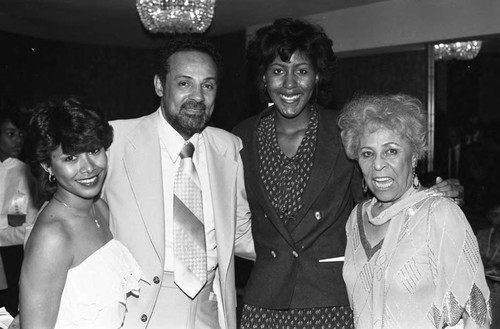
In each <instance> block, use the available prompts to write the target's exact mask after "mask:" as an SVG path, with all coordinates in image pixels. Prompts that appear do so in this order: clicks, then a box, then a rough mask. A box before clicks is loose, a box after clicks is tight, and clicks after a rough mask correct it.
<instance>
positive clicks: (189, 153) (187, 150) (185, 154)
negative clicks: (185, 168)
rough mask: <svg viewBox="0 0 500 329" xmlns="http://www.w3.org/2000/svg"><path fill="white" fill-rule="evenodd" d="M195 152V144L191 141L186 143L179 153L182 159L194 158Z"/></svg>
mask: <svg viewBox="0 0 500 329" xmlns="http://www.w3.org/2000/svg"><path fill="white" fill-rule="evenodd" d="M193 153H194V145H193V144H192V143H191V142H188V143H186V144H184V146H183V147H182V150H181V153H179V155H180V157H181V159H184V158H192V157H193Z"/></svg>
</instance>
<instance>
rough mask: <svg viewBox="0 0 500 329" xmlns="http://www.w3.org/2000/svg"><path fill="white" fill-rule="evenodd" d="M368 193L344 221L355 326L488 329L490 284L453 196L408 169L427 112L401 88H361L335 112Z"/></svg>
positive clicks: (422, 139)
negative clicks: (395, 91) (386, 91)
mask: <svg viewBox="0 0 500 329" xmlns="http://www.w3.org/2000/svg"><path fill="white" fill-rule="evenodd" d="M338 124H339V127H340V129H341V137H342V142H343V144H344V147H345V150H346V154H347V156H348V157H349V158H351V159H353V160H357V162H358V164H359V166H360V168H361V171H362V173H363V187H364V189H370V191H371V193H372V195H373V196H374V197H373V198H372V199H371V200H368V201H365V202H361V203H359V204H358V205H357V206H356V207H355V208H354V210H353V211H352V212H351V215H350V217H349V220H348V222H347V225H346V231H347V247H346V253H345V262H344V267H343V276H344V280H345V283H346V286H347V291H348V295H349V301H350V305H351V308H352V309H353V311H354V322H355V327H356V328H443V327H446V326H455V325H457V324H459V322H462V321H463V324H464V325H465V328H489V323H490V322H491V316H490V313H489V304H488V299H489V290H488V287H487V285H486V281H485V276H484V269H483V264H482V262H481V258H480V256H479V251H478V245H477V241H476V239H475V237H474V233H473V232H472V229H471V227H470V225H469V223H468V222H467V219H466V218H465V216H464V214H463V212H462V211H461V210H460V208H459V207H458V206H457V205H456V204H455V203H454V202H452V201H451V200H450V199H448V198H445V197H442V196H440V195H437V194H435V193H433V192H431V191H430V190H427V189H425V188H423V187H422V186H421V185H420V183H419V181H418V177H417V174H416V173H415V168H416V166H417V162H418V161H419V160H420V159H422V158H423V157H424V155H425V152H426V149H427V137H426V136H427V131H426V127H427V126H426V118H425V113H424V111H423V109H422V106H421V103H420V101H419V100H417V99H415V98H413V97H410V96H407V95H381V96H361V97H358V98H356V99H355V100H353V101H352V102H350V103H349V104H347V105H346V106H345V108H344V110H343V112H342V114H341V115H340V117H339V119H338Z"/></svg>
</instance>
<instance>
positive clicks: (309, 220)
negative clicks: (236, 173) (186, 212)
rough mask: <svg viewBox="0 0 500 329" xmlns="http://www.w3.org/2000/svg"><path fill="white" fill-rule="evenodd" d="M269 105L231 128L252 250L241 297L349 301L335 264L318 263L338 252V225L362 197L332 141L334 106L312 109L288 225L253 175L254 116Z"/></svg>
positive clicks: (300, 303)
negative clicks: (302, 175)
mask: <svg viewBox="0 0 500 329" xmlns="http://www.w3.org/2000/svg"><path fill="white" fill-rule="evenodd" d="M273 110H274V109H273V108H272V107H271V108H268V109H266V110H264V111H263V112H262V113H260V114H258V115H257V116H254V117H251V118H249V119H247V120H245V121H243V122H242V123H240V124H239V125H238V126H236V127H235V128H234V131H233V132H234V133H235V134H236V135H238V136H239V137H240V138H241V139H242V140H243V149H242V150H241V157H242V159H243V164H244V168H245V186H246V190H247V195H248V202H249V203H250V210H251V212H252V234H253V237H254V243H255V249H256V253H257V259H256V261H255V265H254V267H253V270H252V273H251V274H250V278H249V281H248V283H247V286H246V292H245V297H244V301H245V303H247V304H250V305H254V306H258V307H263V308H269V309H287V308H311V307H326V306H339V305H349V301H348V298H347V292H346V288H345V284H344V281H343V279H342V266H343V262H342V261H340V262H338V261H337V262H319V260H321V259H327V258H333V257H340V256H344V252H345V244H346V233H345V225H346V222H347V219H348V217H349V214H350V212H351V210H352V209H353V207H354V205H355V204H356V203H357V202H359V201H361V200H362V199H363V193H362V190H361V175H360V172H359V169H358V166H357V163H356V162H354V161H351V160H349V159H348V158H347V157H346V156H345V153H344V148H343V146H342V142H341V139H340V133H339V129H338V127H337V122H336V120H337V115H338V111H330V110H326V109H323V108H321V107H318V114H319V128H318V138H317V145H316V154H315V155H314V166H313V169H312V172H311V177H310V179H309V182H308V184H307V187H306V189H305V190H304V194H303V206H302V209H301V210H300V211H299V212H298V214H297V216H296V218H295V220H294V221H293V224H292V225H290V224H288V226H285V224H284V223H283V221H282V220H280V218H279V216H278V214H277V213H276V211H275V209H274V208H273V206H272V204H271V202H270V201H269V200H268V198H267V196H266V191H265V188H264V185H263V183H262V180H261V178H260V174H259V161H258V151H257V134H256V129H257V125H258V123H259V121H260V119H261V117H263V116H266V115H270V114H272V113H273Z"/></svg>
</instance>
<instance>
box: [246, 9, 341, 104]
mask: <svg viewBox="0 0 500 329" xmlns="http://www.w3.org/2000/svg"><path fill="white" fill-rule="evenodd" d="M332 47H333V41H332V40H331V39H330V38H329V37H328V36H327V35H326V33H325V31H324V30H323V28H322V27H321V26H319V25H315V24H311V23H309V22H306V21H304V20H298V19H292V18H282V19H278V20H276V21H274V23H273V24H271V25H268V26H265V27H262V28H260V29H259V30H257V32H256V33H255V36H254V37H253V39H252V40H251V41H250V42H249V44H248V47H247V54H246V59H247V64H248V69H249V74H250V75H249V76H253V79H254V82H255V83H256V84H257V86H258V88H259V91H260V93H261V96H264V97H265V99H267V97H268V96H267V93H266V90H265V87H264V82H263V81H262V76H263V75H264V73H265V71H266V69H267V67H268V66H269V65H270V64H271V63H272V62H273V61H274V59H275V58H276V57H278V56H279V58H280V59H281V60H282V61H284V62H288V61H289V60H290V58H291V57H292V55H293V53H294V52H296V51H298V52H300V53H301V54H302V55H304V56H306V57H307V58H308V59H309V60H310V61H311V64H312V65H313V67H314V69H315V70H316V72H317V73H318V77H319V81H318V86H317V90H316V93H318V94H316V95H313V97H317V98H318V99H322V98H323V97H324V96H325V95H324V94H326V93H331V85H332V82H333V74H334V72H335V67H336V61H337V57H336V56H335V54H334V52H333V49H332Z"/></svg>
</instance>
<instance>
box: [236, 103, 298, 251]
mask: <svg viewBox="0 0 500 329" xmlns="http://www.w3.org/2000/svg"><path fill="white" fill-rule="evenodd" d="M273 111H274V110H273V108H272V107H270V108H268V109H267V110H264V111H263V112H262V113H261V115H259V117H258V118H257V120H256V121H255V125H254V127H253V128H252V131H251V132H252V133H251V134H250V136H249V142H248V144H247V145H245V147H247V148H248V149H247V151H246V152H242V158H243V163H244V164H245V176H246V177H247V179H245V182H246V183H247V186H246V188H247V189H252V190H253V191H252V192H253V195H254V196H255V198H256V199H257V201H258V203H259V204H260V205H261V207H262V208H263V210H264V213H265V214H266V215H267V217H266V218H265V220H269V221H270V222H271V223H272V224H273V225H274V227H275V228H276V230H278V232H280V234H281V235H282V236H283V238H284V239H285V240H286V241H287V242H288V244H290V245H291V246H292V247H295V243H294V241H293V239H292V236H291V235H290V232H289V231H288V229H287V228H286V226H285V224H284V223H283V221H282V220H281V219H280V217H279V215H278V213H277V212H276V210H275V209H274V207H273V205H272V204H271V202H269V199H268V197H267V192H266V189H265V187H264V184H263V182H262V178H261V176H260V171H259V160H258V159H259V152H258V148H257V147H258V142H257V133H256V131H257V126H258V125H259V122H260V120H261V118H262V117H264V116H266V115H272V113H273ZM249 182H250V184H248V183H249Z"/></svg>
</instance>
